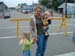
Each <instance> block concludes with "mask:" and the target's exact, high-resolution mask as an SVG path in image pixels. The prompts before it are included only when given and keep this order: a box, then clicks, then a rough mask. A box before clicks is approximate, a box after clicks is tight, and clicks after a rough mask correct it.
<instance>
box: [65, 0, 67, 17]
mask: <svg viewBox="0 0 75 56" xmlns="http://www.w3.org/2000/svg"><path fill="white" fill-rule="evenodd" d="M65 17H66V18H67V0H65Z"/></svg>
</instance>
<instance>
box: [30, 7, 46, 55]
mask: <svg viewBox="0 0 75 56" xmlns="http://www.w3.org/2000/svg"><path fill="white" fill-rule="evenodd" d="M30 25H31V33H32V35H33V36H35V37H37V50H36V56H44V53H45V49H46V44H47V38H46V37H45V34H44V31H43V22H42V8H41V7H36V8H35V14H34V16H33V17H32V19H31V22H30Z"/></svg>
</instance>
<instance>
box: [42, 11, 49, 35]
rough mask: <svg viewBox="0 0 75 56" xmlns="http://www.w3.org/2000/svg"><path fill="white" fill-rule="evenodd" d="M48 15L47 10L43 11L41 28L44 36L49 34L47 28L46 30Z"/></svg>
mask: <svg viewBox="0 0 75 56" xmlns="http://www.w3.org/2000/svg"><path fill="white" fill-rule="evenodd" d="M49 17H50V13H49V12H48V11H45V13H44V15H43V30H44V33H45V36H49V34H48V32H47V30H48V25H49V22H48V18H49Z"/></svg>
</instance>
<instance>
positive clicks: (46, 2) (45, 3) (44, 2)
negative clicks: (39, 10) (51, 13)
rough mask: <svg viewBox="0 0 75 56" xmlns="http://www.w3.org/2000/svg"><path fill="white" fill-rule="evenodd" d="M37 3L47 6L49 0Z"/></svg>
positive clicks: (40, 0) (41, 0)
mask: <svg viewBox="0 0 75 56" xmlns="http://www.w3.org/2000/svg"><path fill="white" fill-rule="evenodd" d="M39 3H40V4H41V5H43V6H47V4H48V3H49V0H39Z"/></svg>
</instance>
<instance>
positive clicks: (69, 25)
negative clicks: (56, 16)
mask: <svg viewBox="0 0 75 56" xmlns="http://www.w3.org/2000/svg"><path fill="white" fill-rule="evenodd" d="M59 25H60V24H55V25H54V24H53V25H50V26H59ZM72 25H75V24H67V26H72Z"/></svg>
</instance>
